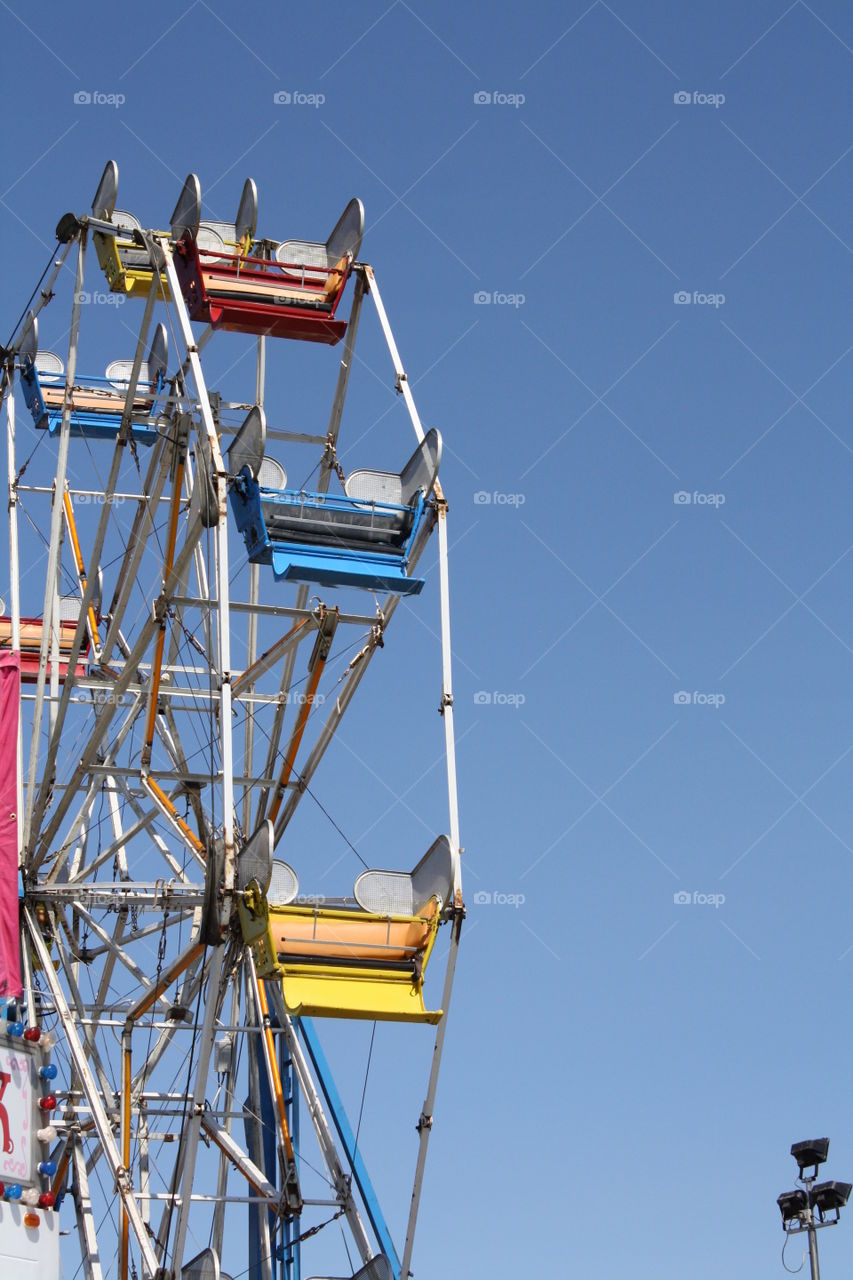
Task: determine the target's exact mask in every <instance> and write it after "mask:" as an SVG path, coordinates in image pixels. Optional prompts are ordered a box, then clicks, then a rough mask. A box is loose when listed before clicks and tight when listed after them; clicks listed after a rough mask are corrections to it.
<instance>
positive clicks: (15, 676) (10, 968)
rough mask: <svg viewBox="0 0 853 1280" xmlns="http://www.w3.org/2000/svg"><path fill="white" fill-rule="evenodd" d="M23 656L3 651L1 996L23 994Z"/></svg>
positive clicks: (0, 716) (0, 703) (0, 727)
mask: <svg viewBox="0 0 853 1280" xmlns="http://www.w3.org/2000/svg"><path fill="white" fill-rule="evenodd" d="M20 704H21V655H20V654H19V653H9V652H5V653H3V652H0V996H19V995H20V994H21V950H20V946H21V943H20V939H21V930H20V923H19V915H20V911H19V906H18V718H19V714H20Z"/></svg>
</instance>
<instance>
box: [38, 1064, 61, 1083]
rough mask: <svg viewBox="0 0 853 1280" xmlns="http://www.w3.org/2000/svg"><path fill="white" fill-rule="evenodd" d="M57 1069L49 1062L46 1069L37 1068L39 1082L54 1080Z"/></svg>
mask: <svg viewBox="0 0 853 1280" xmlns="http://www.w3.org/2000/svg"><path fill="white" fill-rule="evenodd" d="M56 1072H57V1068H56V1067H55V1066H54V1064H53V1063H52V1062H51V1063H49V1064H48V1065H47V1066H46V1067H39V1079H40V1080H55V1079H56Z"/></svg>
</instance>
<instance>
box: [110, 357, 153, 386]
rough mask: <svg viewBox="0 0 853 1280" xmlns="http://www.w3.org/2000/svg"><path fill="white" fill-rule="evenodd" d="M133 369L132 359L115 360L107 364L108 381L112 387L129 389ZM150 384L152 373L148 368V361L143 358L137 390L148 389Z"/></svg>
mask: <svg viewBox="0 0 853 1280" xmlns="http://www.w3.org/2000/svg"><path fill="white" fill-rule="evenodd" d="M132 371H133V361H132V360H113V362H112V363H111V364H108V365H107V381H108V382H109V384H110V386H111V387H115V389H116V391H127V388H128V386H129V384H130V375H131V372H132ZM150 384H151V374H150V371H149V369H148V361H147V360H143V361H142V364H141V365H140V366H139V378H138V380H137V383H136V387H137V390H138V391H147V390H148V388H149V386H150Z"/></svg>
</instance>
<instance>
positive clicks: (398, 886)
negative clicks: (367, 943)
mask: <svg viewBox="0 0 853 1280" xmlns="http://www.w3.org/2000/svg"><path fill="white" fill-rule="evenodd" d="M353 893H354V894H355V900H356V902H357V903H358V905H359V906H360V907H363V908H364V910H365V911H372V912H374V913H375V914H377V915H391V916H411V915H414V892H413V889H412V877H411V876H410V875H409V874H408V872H405V871H362V873H361V875H360V876H359V877H358V879H357V880H356V882H355V885H354V887H353Z"/></svg>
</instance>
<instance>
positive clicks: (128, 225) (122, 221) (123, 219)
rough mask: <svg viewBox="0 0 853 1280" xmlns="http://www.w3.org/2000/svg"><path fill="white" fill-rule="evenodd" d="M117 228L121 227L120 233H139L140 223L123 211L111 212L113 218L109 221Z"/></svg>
mask: <svg viewBox="0 0 853 1280" xmlns="http://www.w3.org/2000/svg"><path fill="white" fill-rule="evenodd" d="M110 221H111V222H113V223H114V224H115V225H116V226H117V227H121V229H122V231H141V230H142V223H141V222H140V221H139V219H138V218H136V217H134V215H133V214H132V213H128V212H127V211H126V210H125V209H115V210H113V216H112V218H111V219H110Z"/></svg>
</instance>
